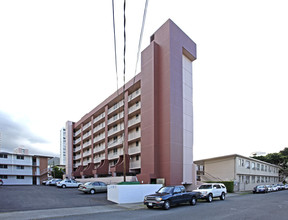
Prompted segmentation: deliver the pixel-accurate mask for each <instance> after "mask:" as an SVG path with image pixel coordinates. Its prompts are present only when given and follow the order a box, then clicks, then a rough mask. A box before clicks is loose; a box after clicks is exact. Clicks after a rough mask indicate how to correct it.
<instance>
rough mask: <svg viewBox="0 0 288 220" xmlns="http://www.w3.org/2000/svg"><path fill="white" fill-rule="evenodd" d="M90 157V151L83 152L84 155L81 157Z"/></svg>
mask: <svg viewBox="0 0 288 220" xmlns="http://www.w3.org/2000/svg"><path fill="white" fill-rule="evenodd" d="M90 155H91V150H89V151H84V153H83V157H86V156H90Z"/></svg>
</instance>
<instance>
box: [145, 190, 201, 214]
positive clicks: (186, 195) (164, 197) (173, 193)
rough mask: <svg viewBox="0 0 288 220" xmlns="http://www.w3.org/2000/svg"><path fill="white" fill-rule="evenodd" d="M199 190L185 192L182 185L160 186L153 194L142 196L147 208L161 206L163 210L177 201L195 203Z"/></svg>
mask: <svg viewBox="0 0 288 220" xmlns="http://www.w3.org/2000/svg"><path fill="white" fill-rule="evenodd" d="M199 196H200V193H199V192H186V189H185V187H184V186H164V187H161V188H160V189H159V190H158V191H157V192H156V193H155V194H151V195H147V196H145V197H144V205H146V206H147V207H148V208H149V209H152V208H153V207H161V208H163V209H165V210H168V209H170V206H172V205H177V204H179V203H187V202H189V203H190V205H193V206H194V205H196V203H197V199H198V198H199Z"/></svg>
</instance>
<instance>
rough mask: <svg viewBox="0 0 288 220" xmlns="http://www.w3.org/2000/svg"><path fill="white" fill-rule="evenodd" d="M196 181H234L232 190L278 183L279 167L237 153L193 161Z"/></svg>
mask: <svg viewBox="0 0 288 220" xmlns="http://www.w3.org/2000/svg"><path fill="white" fill-rule="evenodd" d="M194 163H195V164H196V165H197V167H198V169H197V180H198V181H203V182H205V181H234V191H246V190H252V189H253V188H254V187H255V186H256V185H259V184H265V185H270V184H277V183H279V169H280V167H279V166H277V165H274V164H270V163H266V162H264V161H260V160H256V159H254V158H251V157H245V156H241V155H238V154H233V155H226V156H222V157H214V158H209V159H203V160H197V161H194Z"/></svg>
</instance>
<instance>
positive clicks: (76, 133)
mask: <svg viewBox="0 0 288 220" xmlns="http://www.w3.org/2000/svg"><path fill="white" fill-rule="evenodd" d="M80 133H81V129H79V130H78V131H76V132H75V134H74V137H75V136H77V135H78V134H80Z"/></svg>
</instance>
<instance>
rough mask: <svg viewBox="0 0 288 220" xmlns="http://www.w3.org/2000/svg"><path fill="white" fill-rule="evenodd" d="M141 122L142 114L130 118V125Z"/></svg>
mask: <svg viewBox="0 0 288 220" xmlns="http://www.w3.org/2000/svg"><path fill="white" fill-rule="evenodd" d="M139 122H141V116H140V115H139V116H138V117H133V118H132V119H130V120H129V121H128V126H132V125H135V124H138V123H139Z"/></svg>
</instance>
